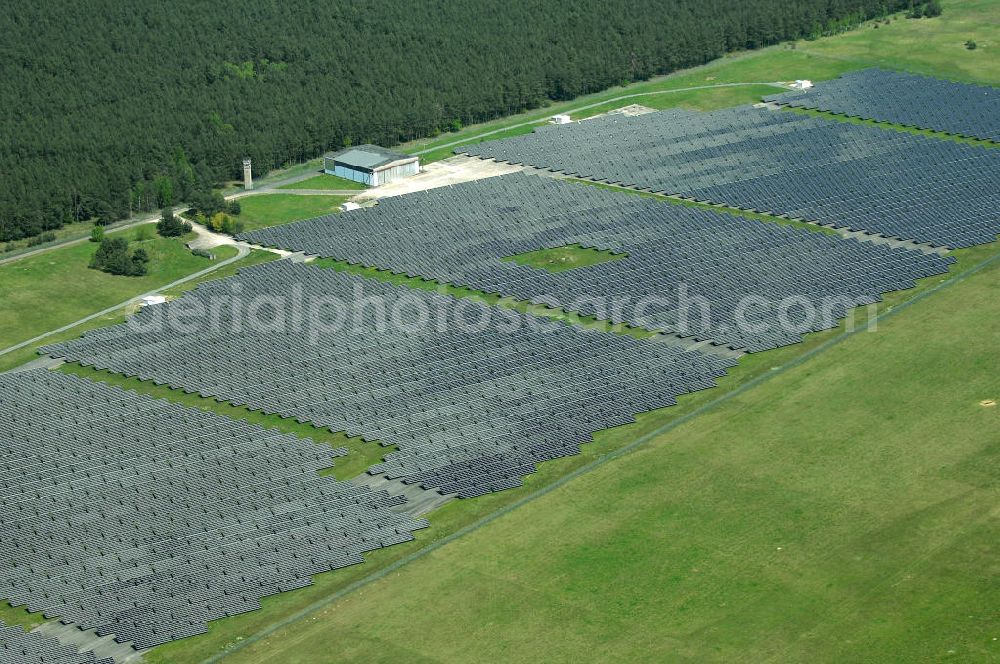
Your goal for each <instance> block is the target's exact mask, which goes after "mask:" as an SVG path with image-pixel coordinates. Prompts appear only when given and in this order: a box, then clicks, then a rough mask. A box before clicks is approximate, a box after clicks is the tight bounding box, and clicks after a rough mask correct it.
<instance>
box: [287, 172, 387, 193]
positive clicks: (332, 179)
mask: <svg viewBox="0 0 1000 664" xmlns="http://www.w3.org/2000/svg"><path fill="white" fill-rule="evenodd" d="M367 188H368V187H366V186H365V185H363V184H361V183H360V182H355V181H354V180H348V179H347V178H341V177H337V176H336V175H330V174H329V173H322V174H320V175H316V176H314V177H311V178H309V179H307V180H299V181H298V182H293V183H292V184H286V185H283V186H281V187H278V189H330V190H333V191H336V190H338V189H358V190H361V189H367Z"/></svg>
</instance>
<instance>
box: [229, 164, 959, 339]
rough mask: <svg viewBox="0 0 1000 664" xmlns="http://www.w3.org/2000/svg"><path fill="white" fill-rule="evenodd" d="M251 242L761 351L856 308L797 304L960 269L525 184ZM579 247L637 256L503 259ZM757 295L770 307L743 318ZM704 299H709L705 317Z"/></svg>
mask: <svg viewBox="0 0 1000 664" xmlns="http://www.w3.org/2000/svg"><path fill="white" fill-rule="evenodd" d="M243 237H244V238H245V239H248V240H250V241H252V242H256V243H259V244H264V245H271V246H280V247H283V248H286V249H294V250H299V251H305V252H307V253H310V254H319V255H321V256H327V257H333V258H338V259H344V260H347V261H350V262H352V263H360V264H363V265H366V266H374V267H379V268H384V269H391V270H393V271H396V272H400V273H405V274H409V275H421V276H423V277H427V278H432V279H436V280H438V281H441V282H446V283H451V284H455V285H459V286H467V287H470V288H474V289H477V290H480V291H485V292H490V293H501V294H504V295H510V296H514V297H517V298H520V299H522V300H530V301H534V302H542V301H544V302H547V303H557V304H558V305H559V306H561V307H562V308H564V309H567V310H571V311H575V312H579V313H581V314H584V315H592V316H596V317H597V318H601V319H605V320H611V321H613V322H614V323H620V322H628V323H630V324H632V325H635V326H641V327H645V328H648V329H651V330H659V331H664V332H668V333H675V334H680V335H682V336H691V337H695V338H697V339H711V340H713V341H716V342H718V343H725V344H727V345H731V346H733V347H739V348H747V349H749V350H751V351H759V350H766V349H769V348H775V347H778V346H784V345H787V344H791V343H796V342H798V341H800V340H801V334H802V332H804V331H815V330H821V329H827V328H829V327H833V326H835V325H836V324H837V323H838V321H839V320H840V319H841V318H842V317H843V316H844V315H845V313H846V309H847V305H844V306H836V307H828V311H829V313H828V315H816V316H812V317H811V318H812V319H811V320H806V311H805V310H803V309H794V310H793V312H792V313H793V315H792V316H791V317H792V318H795V317H796V316H798V319H797V320H795V321H794V323H795V325H794V326H790V325H786V324H784V323H783V320H782V318H781V317H780V315H779V312H780V308H781V306H782V302H783V301H786V298H789V297H793V296H794V297H802V298H805V299H806V300H808V302H809V303H810V304H811V305H812V306H813V309H814V311H818V310H821V309H822V308H823V307H824V304H823V303H824V302H826V301H829V300H833V299H835V298H838V297H843V298H844V299H845V300H849V301H850V302H851V303H853V304H866V303H870V302H874V301H877V300H878V299H880V296H881V294H882V293H885V292H888V291H893V290H900V289H905V288H910V287H912V286H913V285H914V280H915V279H917V278H920V277H926V276H929V275H933V274H938V273H941V272H944V271H946V270H947V266H948V264H949V263H950V262H951V261H952V259H951V258H943V257H941V256H938V255H934V254H924V253H922V252H919V251H912V250H906V249H893V248H889V247H888V246H885V245H876V244H873V243H868V242H860V241H857V240H853V239H844V238H841V237H834V236H830V235H826V234H823V233H818V232H815V231H809V230H804V229H800V228H794V227H791V226H779V225H776V224H765V223H758V222H753V221H749V222H748V221H747V220H745V219H739V218H736V217H734V216H733V215H728V214H724V213H720V212H714V211H707V210H702V209H693V208H689V207H682V206H677V205H672V204H668V203H664V202H662V201H657V200H651V199H644V198H639V197H635V196H628V195H624V194H621V193H618V192H612V191H607V190H603V189H599V188H597V187H588V186H581V185H574V184H568V183H564V182H559V181H556V180H553V179H551V178H543V177H538V176H532V175H523V174H514V175H506V176H501V177H495V178H488V179H485V180H479V181H475V182H469V183H463V184H457V185H453V186H450V187H443V188H440V189H432V190H429V191H425V192H418V193H413V194H408V195H406V196H400V197H395V198H388V199H385V200H383V201H382V202H381V203H379V205H378V206H376V207H374V208H368V209H362V210H356V211H353V212H351V213H349V214H346V215H332V216H326V217H319V218H317V219H312V220H308V221H304V222H300V223H296V224H290V225H286V226H277V227H273V228H265V229H262V230H259V231H255V232H252V233H247V234H245V235H244V236H243ZM574 243H576V244H580V245H583V246H586V247H592V248H597V249H602V250H608V251H611V252H614V253H618V254H627V257H626V258H620V259H618V260H613V261H610V262H605V263H601V264H597V265H592V266H588V267H586V268H580V269H573V270H567V271H563V272H557V273H553V272H549V271H547V270H543V269H538V268H534V267H529V266H525V265H520V264H517V263H515V262H512V261H503V260H501V259H502V258H503V257H506V256H513V255H518V254H522V253H525V252H529V251H532V250H535V249H539V248H553V247H559V246H562V245H567V244H574ZM750 296H752V297H755V298H758V299H760V298H763V299H762V300H761V301H760V302H757V303H755V304H754V305H753V307H752V308H746V307H745V304H744V303H745V302H746V300H747V298H748V297H750ZM695 300H699V301H705V302H708V303H710V305H711V306H710V308H709V309H708V316H705V317H703V315H702V310H701V309H700V308H695V307H692V306H688V305H690V303H691V302H693V301H695ZM743 318H745V319H747V320H746V323H745V324H744V323H743Z"/></svg>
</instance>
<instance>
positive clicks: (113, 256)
mask: <svg viewBox="0 0 1000 664" xmlns="http://www.w3.org/2000/svg"><path fill="white" fill-rule="evenodd" d="M148 263H149V254H147V253H146V250H145V249H142V248H139V249H136V250H135V251H133V252H131V253H130V252H129V250H128V240H126V239H125V238H123V237H116V238H104V239H103V240H101V246H99V247H98V248H97V251H96V252H94V257H93V258H91V259H90V267H91V268H93V269H95V270H101V271H102V272H107V273H108V274H119V275H125V276H130V277H139V276H142V275H144V274H146V272H147V267H148Z"/></svg>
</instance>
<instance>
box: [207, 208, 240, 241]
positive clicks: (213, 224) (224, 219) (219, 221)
mask: <svg viewBox="0 0 1000 664" xmlns="http://www.w3.org/2000/svg"><path fill="white" fill-rule="evenodd" d="M205 226H206V227H208V229H209V230H211V231H214V232H216V233H225V234H227V235H236V234H237V233H241V232H242V231H243V222H242V221H237V220H236V219H233V218H232V217H230V216H229V215H228V214H226V213H225V212H217V213H215V214H214V215H212V216H211V217H210V218H208V219H207V220H206V222H205Z"/></svg>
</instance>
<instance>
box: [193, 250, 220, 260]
mask: <svg viewBox="0 0 1000 664" xmlns="http://www.w3.org/2000/svg"><path fill="white" fill-rule="evenodd" d="M191 253H192V254H194V255H195V256H201V257H202V258H215V254H213V253H211V252H210V251H209V250H208V249H192V250H191Z"/></svg>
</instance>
